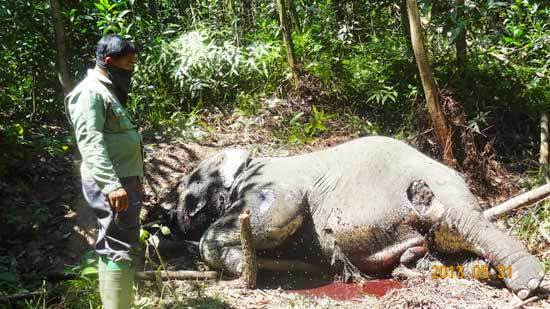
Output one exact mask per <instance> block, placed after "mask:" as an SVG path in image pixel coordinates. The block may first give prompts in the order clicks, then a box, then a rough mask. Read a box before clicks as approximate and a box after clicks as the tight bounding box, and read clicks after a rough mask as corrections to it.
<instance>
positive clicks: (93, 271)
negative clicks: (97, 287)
mask: <svg viewBox="0 0 550 309" xmlns="http://www.w3.org/2000/svg"><path fill="white" fill-rule="evenodd" d="M80 274H81V275H82V276H87V275H95V274H97V267H92V266H88V267H86V268H84V269H83V270H82V272H81V273H80Z"/></svg>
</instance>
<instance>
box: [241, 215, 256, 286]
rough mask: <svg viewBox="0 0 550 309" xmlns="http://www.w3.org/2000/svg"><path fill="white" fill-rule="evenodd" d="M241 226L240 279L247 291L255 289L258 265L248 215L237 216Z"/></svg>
mask: <svg viewBox="0 0 550 309" xmlns="http://www.w3.org/2000/svg"><path fill="white" fill-rule="evenodd" d="M239 222H240V224H241V246H242V248H243V255H244V265H243V273H242V276H241V278H242V279H243V281H244V283H245V284H246V287H247V288H249V289H254V288H256V278H257V273H258V264H257V262H256V248H254V243H253V242H252V228H251V227H250V215H249V214H248V213H243V214H241V215H240V216H239Z"/></svg>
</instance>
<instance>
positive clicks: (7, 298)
mask: <svg viewBox="0 0 550 309" xmlns="http://www.w3.org/2000/svg"><path fill="white" fill-rule="evenodd" d="M43 293H44V292H41V291H36V292H29V293H17V294H11V295H5V296H0V303H9V302H10V301H15V300H18V299H26V298H31V297H35V296H39V295H41V294H43Z"/></svg>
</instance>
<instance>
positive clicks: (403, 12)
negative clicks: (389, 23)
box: [399, 0, 413, 53]
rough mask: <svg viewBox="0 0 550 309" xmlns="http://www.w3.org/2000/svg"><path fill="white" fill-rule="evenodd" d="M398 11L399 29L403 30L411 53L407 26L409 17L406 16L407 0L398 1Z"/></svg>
mask: <svg viewBox="0 0 550 309" xmlns="http://www.w3.org/2000/svg"><path fill="white" fill-rule="evenodd" d="M399 11H400V15H401V27H402V28H403V34H404V35H405V39H406V40H407V41H406V42H407V48H408V49H409V51H410V52H411V53H412V51H413V48H412V44H411V30H410V28H409V27H410V26H409V25H410V24H409V16H408V15H407V0H400V1H399Z"/></svg>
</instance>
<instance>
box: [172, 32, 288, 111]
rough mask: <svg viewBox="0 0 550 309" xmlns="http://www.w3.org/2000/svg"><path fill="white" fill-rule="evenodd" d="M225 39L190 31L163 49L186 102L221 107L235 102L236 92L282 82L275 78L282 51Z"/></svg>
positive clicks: (214, 34) (264, 45)
mask: <svg viewBox="0 0 550 309" xmlns="http://www.w3.org/2000/svg"><path fill="white" fill-rule="evenodd" d="M224 36H226V35H225V33H223V32H212V31H208V30H202V31H191V32H187V33H184V34H183V35H181V36H180V37H179V38H177V39H176V40H175V41H173V42H172V43H170V44H168V45H165V46H164V54H165V55H168V56H171V57H173V58H172V59H173V64H174V67H173V78H174V80H175V81H176V83H177V85H178V86H179V90H180V91H181V94H182V95H184V96H185V98H186V99H187V100H190V101H192V100H198V102H205V103H211V104H212V103H214V104H216V105H218V106H220V104H224V103H225V104H227V103H228V102H232V101H234V100H235V98H236V97H235V96H234V94H235V93H238V92H236V91H239V90H241V91H246V90H251V89H254V88H256V87H265V85H269V84H270V83H271V82H273V81H274V79H275V80H276V79H277V78H280V77H278V76H273V72H276V69H275V67H274V65H276V64H277V62H278V61H280V60H281V57H280V48H279V47H276V46H274V45H273V44H252V45H249V46H247V47H240V46H237V45H235V43H234V42H233V41H232V40H222V39H218V37H222V38H223V37H224ZM274 69H275V70H274Z"/></svg>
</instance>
